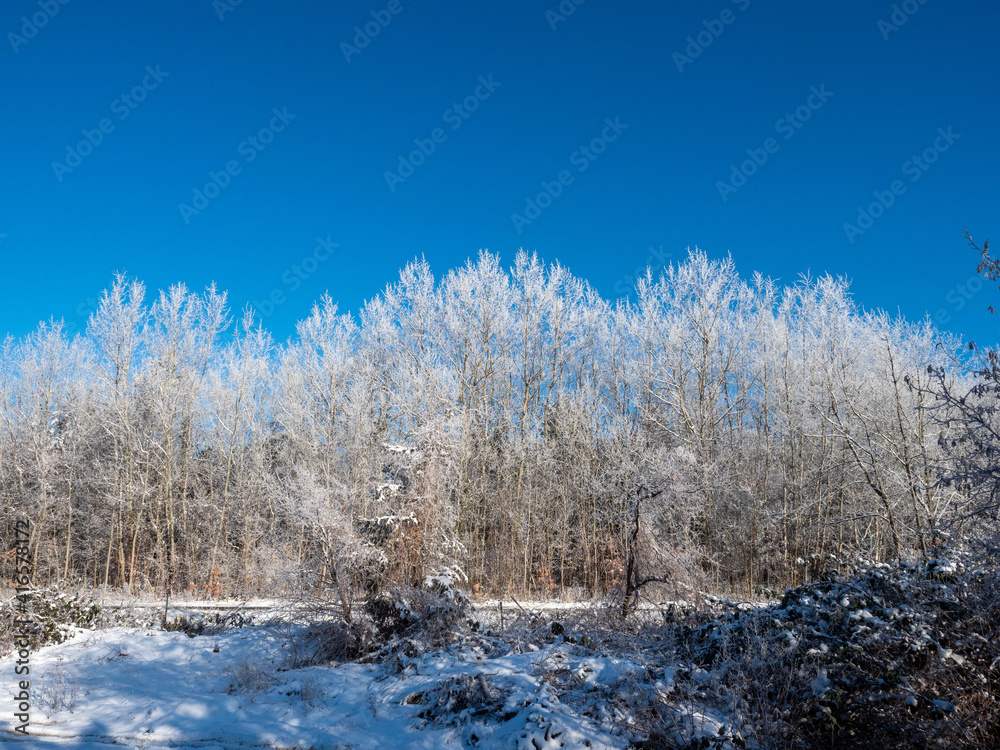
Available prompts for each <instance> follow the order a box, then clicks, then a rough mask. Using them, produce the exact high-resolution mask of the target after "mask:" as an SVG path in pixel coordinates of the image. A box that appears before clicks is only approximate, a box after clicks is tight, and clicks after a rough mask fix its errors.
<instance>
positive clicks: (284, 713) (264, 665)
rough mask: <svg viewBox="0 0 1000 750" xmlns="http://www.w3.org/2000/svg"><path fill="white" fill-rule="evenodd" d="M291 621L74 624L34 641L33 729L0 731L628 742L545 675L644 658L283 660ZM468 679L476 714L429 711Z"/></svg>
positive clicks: (192, 741)
mask: <svg viewBox="0 0 1000 750" xmlns="http://www.w3.org/2000/svg"><path fill="white" fill-rule="evenodd" d="M288 634H289V633H288V630H287V629H285V628H275V627H264V626H259V627H247V628H241V629H233V630H230V631H227V632H225V633H223V634H220V635H205V636H199V637H196V638H190V637H188V636H187V635H185V634H184V633H178V632H164V631H162V630H159V629H136V628H113V629H109V630H104V631H80V632H79V633H78V634H77V635H76V637H75V638H73V639H71V640H69V641H67V642H65V643H62V644H59V645H54V646H48V647H45V648H43V649H41V650H39V651H38V652H37V653H33V654H32V656H31V669H32V687H31V694H32V708H31V719H32V723H31V726H30V730H29V731H30V733H31V736H30V737H28V738H22V737H21V736H20V735H15V734H14V733H13V729H14V725H13V723H12V720H11V718H9V717H10V714H9V712H4V714H3V715H2V718H0V744H4V745H6V744H7V743H11V746H16V747H17V748H23V749H24V750H29V749H30V748H54V747H67V746H72V747H78V748H85V749H88V748H97V747H101V748H106V747H108V746H109V745H117V746H124V747H137V748H138V747H148V748H155V747H198V748H200V749H201V750H205V749H206V748H211V747H218V748H245V747H260V746H262V745H263V746H265V747H278V748H303V749H304V748H321V747H322V748H347V747H351V748H358V749H359V750H360V749H364V748H372V749H373V750H374V749H375V748H414V749H416V748H440V747H446V746H449V745H451V746H454V747H463V746H467V747H490V748H493V747H495V748H520V747H528V748H531V749H532V750H534V749H535V748H537V747H541V748H550V747H551V748H556V747H561V748H583V747H588V748H592V749H593V750H611V749H612V748H624V747H625V746H626V744H627V743H626V741H625V740H624V739H622V738H620V737H615V736H612V735H611V734H609V733H607V732H606V731H603V730H602V728H600V727H599V726H597V725H596V724H595V722H594V720H592V719H591V718H589V717H587V716H584V715H582V713H581V712H579V711H578V710H575V709H574V708H573V707H571V706H570V704H569V703H566V702H562V701H560V699H559V697H557V695H556V692H555V690H554V689H553V688H552V686H551V685H550V684H548V683H547V682H546V680H545V675H546V674H548V673H549V671H550V670H552V669H554V668H563V667H565V668H568V669H570V670H578V671H581V672H583V673H585V674H586V673H588V672H589V673H590V674H591V675H595V676H598V677H599V678H600V679H601V680H602V681H615V680H618V679H620V678H621V677H623V676H626V675H628V674H630V673H631V672H633V671H634V670H635V669H637V668H638V665H636V664H634V663H631V662H627V661H626V660H622V659H612V658H602V657H594V656H593V655H591V654H588V653H585V652H583V651H582V650H580V652H579V653H577V649H576V647H572V646H567V645H564V644H559V645H555V644H549V645H543V646H541V647H539V648H538V650H536V651H528V652H526V653H521V654H517V653H509V654H507V655H504V656H500V657H494V658H488V657H485V656H484V655H483V654H481V653H472V652H467V653H459V650H458V649H451V650H438V651H435V652H431V653H428V654H425V655H423V656H421V657H418V658H415V659H412V660H409V661H408V663H407V664H406V666H405V669H404V670H403V671H402V673H401V674H400V673H390V672H389V671H388V670H385V669H383V668H381V667H377V666H375V665H371V664H357V663H349V664H341V665H338V666H330V667H310V668H305V669H296V670H282V669H281V668H280V667H281V665H282V663H283V661H284V659H285V648H286V646H287V637H288ZM0 673H3V674H4V675H7V676H9V677H11V678H12V677H13V674H14V664H13V659H12V658H11V657H6V658H4V659H2V660H0ZM463 679H465V680H467V681H470V682H473V684H475V685H481V684H486V685H487V686H488V690H489V693H490V695H491V700H486V699H484V702H483V706H482V707H480V709H481V710H480V711H479V713H478V715H477V714H476V708H477V707H476V706H469V707H467V708H464V709H462V710H458V711H457V712H455V711H447V710H444V711H441V712H440V713H436V712H435V706H433V705H431V704H430V701H429V700H428V696H431V695H433V694H434V692H435V691H437V692H438V693H439V694H440V693H441V692H442V690H444V689H445V688H447V687H448V685H449V684H452V683H457V682H461V681H462V680H463ZM592 681H593V680H591V682H592ZM3 683H4V688H3V691H2V692H0V699H2V700H3V702H4V703H5V704H6V705H8V706H10V705H12V704H13V695H14V693H13V691H12V690H11V686H12V685H13V680H12V679H5V680H4V681H3ZM586 683H587V680H584V681H583V687H581V690H580V691H579V692H580V693H581V694H582V693H583V692H585V690H586V687H585V686H586ZM414 696H416V699H415V698H414ZM564 697H565V696H564ZM573 702H574V703H575V701H573ZM580 705H581V707H582V706H583V703H581V704H580ZM482 709H485V710H482ZM422 713H423V714H424V716H425V717H426V718H422V717H421V714H422ZM532 739H534V740H535V742H534V743H532ZM15 741H17V744H16V745H14V744H13V743H14V742H15Z"/></svg>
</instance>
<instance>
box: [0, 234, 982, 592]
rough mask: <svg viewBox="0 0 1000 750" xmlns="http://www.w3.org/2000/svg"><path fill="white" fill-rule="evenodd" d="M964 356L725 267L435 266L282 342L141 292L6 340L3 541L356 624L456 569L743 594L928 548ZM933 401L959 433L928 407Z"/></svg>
mask: <svg viewBox="0 0 1000 750" xmlns="http://www.w3.org/2000/svg"><path fill="white" fill-rule="evenodd" d="M958 347H959V342H958V341H957V340H955V339H954V338H952V337H951V336H949V335H946V334H942V333H941V332H938V331H937V330H935V329H934V327H933V326H932V325H931V324H930V322H929V321H924V322H920V323H915V322H908V321H906V320H904V319H902V318H898V317H892V316H889V315H888V314H886V313H884V312H880V311H874V312H873V311H865V310H863V309H860V308H859V306H858V305H856V304H855V303H854V302H853V301H852V298H851V296H850V294H849V290H848V285H847V283H846V282H845V281H844V280H843V279H837V278H832V277H830V276H823V277H820V278H809V277H803V278H801V279H800V280H799V281H798V282H797V283H794V284H791V285H788V286H778V285H777V284H775V283H774V282H772V281H771V280H769V279H766V278H763V277H761V276H759V275H758V276H754V277H753V278H752V279H741V278H740V277H739V275H738V274H737V272H736V269H735V266H734V263H733V261H732V259H731V258H724V259H710V258H709V257H707V256H706V254H705V253H704V252H702V251H699V250H695V251H693V252H690V253H689V255H688V257H687V258H686V259H685V260H684V261H682V262H680V263H678V264H675V265H671V266H669V267H668V268H667V269H666V270H665V271H664V272H663V273H661V274H660V276H659V277H658V278H653V277H652V275H650V274H647V277H646V278H645V279H641V280H640V281H639V282H638V283H637V285H636V288H635V290H634V294H633V295H632V298H631V300H619V301H617V302H611V301H608V300H606V299H604V298H602V297H601V295H599V294H598V293H597V292H596V291H595V290H594V289H593V287H591V286H590V285H589V284H588V283H587V282H586V281H585V280H583V279H580V278H577V277H575V276H573V275H572V274H571V273H570V272H569V271H568V270H567V269H566V268H565V267H563V266H561V265H559V264H554V265H546V264H544V263H542V262H540V261H539V260H538V258H537V257H536V256H534V255H529V254H527V253H524V252H521V253H519V254H518V255H517V256H516V258H515V260H514V263H513V265H512V266H511V267H509V268H505V267H504V266H502V265H501V262H500V259H499V258H498V257H497V256H495V255H492V254H490V253H487V252H483V253H481V254H480V255H479V257H478V258H477V259H476V260H475V261H472V260H470V261H469V262H467V264H466V265H465V266H463V267H461V268H457V269H453V270H451V271H449V272H448V273H447V274H446V275H445V276H444V277H443V278H441V279H436V278H435V277H434V275H433V274H432V272H431V269H430V267H429V266H428V264H427V263H426V262H425V261H423V260H416V261H414V262H412V263H409V264H408V265H407V266H406V267H405V268H403V269H402V271H401V272H400V274H399V279H398V281H396V282H395V283H392V284H389V285H388V286H386V287H385V289H384V290H383V291H382V292H381V294H379V295H378V296H376V297H375V298H374V299H372V300H371V301H370V302H368V303H367V304H366V305H365V306H364V307H363V308H362V309H361V310H360V312H359V313H358V314H357V315H356V316H355V315H351V314H344V313H341V312H340V311H339V310H338V308H337V305H336V304H335V303H334V302H333V300H332V299H331V298H330V297H329V296H324V297H323V298H322V299H320V300H319V301H318V302H317V303H316V304H315V306H314V307H313V308H312V311H311V313H310V315H309V316H308V317H307V318H306V319H305V320H303V321H301V322H300V323H298V324H297V326H296V334H295V335H294V336H293V337H292V338H291V339H290V340H289V341H287V342H286V343H283V344H282V343H277V342H275V341H274V340H273V338H272V337H271V335H270V334H269V333H268V332H267V330H265V329H264V328H263V326H262V325H261V323H260V322H259V321H258V320H257V319H256V318H255V316H254V313H253V311H252V310H250V309H247V310H244V311H243V312H242V313H237V314H235V315H234V314H233V313H232V312H231V311H230V310H229V308H228V305H227V300H226V295H225V294H224V293H222V292H220V291H218V290H217V289H216V288H215V287H214V286H212V287H209V288H207V289H206V290H204V291H203V292H193V291H190V290H188V289H187V288H186V287H185V286H184V285H182V284H178V285H176V286H173V287H171V288H170V289H168V290H166V291H161V292H159V293H158V294H157V295H156V296H155V297H153V298H151V299H147V292H146V289H145V287H144V286H143V285H142V284H141V283H140V282H138V281H136V280H132V279H128V278H125V277H123V276H118V277H116V279H115V280H114V282H113V284H112V285H111V287H110V288H109V289H107V290H106V291H105V292H104V293H103V294H102V296H101V298H100V301H99V304H98V306H97V309H96V311H95V312H94V313H93V314H92V315H91V316H90V319H89V321H88V324H87V328H86V332H85V333H83V334H80V335H76V336H73V337H70V336H69V335H67V332H66V330H65V327H64V325H63V323H62V322H58V321H50V322H48V323H43V324H41V325H39V327H38V328H37V330H35V331H34V332H33V333H32V334H30V335H28V336H26V337H24V338H22V339H14V338H11V337H8V338H7V339H6V341H4V342H3V345H2V347H0V498H2V501H0V514H2V515H0V529H2V533H4V534H5V535H6V539H5V542H7V543H6V545H5V547H4V549H8V548H10V547H11V545H12V540H13V529H14V526H15V523H16V522H17V521H18V520H19V519H25V518H26V519H28V520H30V522H31V529H32V534H31V540H30V556H31V559H32V563H33V568H34V577H35V581H36V583H37V584H42V583H46V582H54V581H60V580H77V581H83V582H86V583H88V584H90V585H106V586H112V587H122V588H127V589H129V590H132V591H139V590H154V589H155V590H158V591H162V590H164V589H170V590H171V591H174V592H180V591H190V592H195V591H200V592H204V591H206V590H208V591H211V592H214V593H221V592H229V593H235V592H272V591H276V590H278V588H279V587H289V586H292V587H294V586H298V585H302V584H303V581H304V580H305V577H309V576H311V578H310V579H309V580H312V581H316V580H317V576H318V577H319V580H322V581H323V582H325V583H326V584H328V585H331V586H334V587H336V588H337V589H338V590H340V592H341V596H342V599H343V600H344V601H345V602H346V601H348V600H349V598H350V597H351V596H353V595H355V594H357V593H358V592H361V593H363V592H364V591H366V590H368V591H371V590H374V588H376V587H378V586H380V585H383V584H384V583H385V582H389V581H396V582H417V581H420V580H421V579H422V578H423V577H425V576H427V575H429V574H432V573H435V572H440V571H441V570H445V569H447V570H449V571H452V573H454V574H455V575H458V576H461V578H462V580H464V581H465V582H466V585H467V586H468V588H469V589H470V590H472V591H473V592H476V593H479V594H482V595H493V596H495V595H500V594H505V593H509V594H515V595H523V596H528V595H531V596H555V595H563V594H564V595H574V596H576V595H579V596H588V595H591V596H592V595H602V594H606V593H608V592H613V591H622V590H624V589H630V590H635V591H637V590H638V588H639V587H640V586H641V585H643V584H645V583H649V582H656V583H661V584H663V585H666V586H673V587H674V588H675V589H677V590H678V591H682V590H687V588H694V587H699V586H701V587H716V588H725V589H730V590H733V589H735V590H739V591H746V592H747V593H749V594H753V593H755V592H759V591H760V589H762V588H778V587H782V586H785V585H787V584H790V583H793V582H797V581H800V580H802V578H803V577H804V576H806V575H808V574H809V571H810V568H812V569H813V572H815V569H816V568H817V566H819V565H821V564H822V561H825V560H829V559H831V556H833V557H835V558H837V559H841V560H848V559H854V558H857V557H858V556H861V557H864V558H866V559H871V560H883V559H889V558H898V557H907V556H912V555H918V554H921V553H923V552H927V551H928V550H929V549H930V548H931V547H933V546H934V545H935V544H937V543H939V542H940V541H941V539H942V538H943V537H942V535H945V534H946V533H947V529H948V528H949V523H950V522H951V521H952V520H954V519H956V518H960V517H962V515H963V513H965V512H966V511H967V509H968V507H969V502H970V501H969V500H968V499H967V497H966V494H967V493H963V491H962V487H961V485H960V484H955V483H951V484H949V483H946V482H941V481H939V480H938V478H939V476H940V472H941V466H942V465H944V464H946V463H947V462H948V461H949V455H948V451H947V446H948V444H949V441H950V440H951V439H952V437H951V433H952V432H953V431H954V429H955V428H954V427H953V426H952V425H951V424H950V422H949V414H951V413H952V412H954V413H955V414H956V415H958V414H959V413H960V411H961V409H960V405H959V404H957V402H956V403H950V402H947V401H945V402H941V401H939V400H936V399H935V397H934V393H935V392H936V391H935V389H938V390H940V388H941V386H942V385H945V386H947V387H949V388H952V389H954V390H956V391H958V390H961V388H962V387H963V384H964V383H966V380H963V379H962V378H967V376H966V375H963V374H962V373H961V372H958V373H957V374H954V375H952V374H947V373H950V372H951V370H949V369H948V367H949V364H950V363H951V362H952V361H953V357H954V356H955V353H956V351H957V349H958ZM932 402H934V404H936V406H935V409H936V410H931V409H929V408H928V407H929V406H931V405H932Z"/></svg>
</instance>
